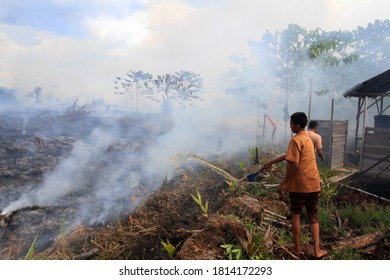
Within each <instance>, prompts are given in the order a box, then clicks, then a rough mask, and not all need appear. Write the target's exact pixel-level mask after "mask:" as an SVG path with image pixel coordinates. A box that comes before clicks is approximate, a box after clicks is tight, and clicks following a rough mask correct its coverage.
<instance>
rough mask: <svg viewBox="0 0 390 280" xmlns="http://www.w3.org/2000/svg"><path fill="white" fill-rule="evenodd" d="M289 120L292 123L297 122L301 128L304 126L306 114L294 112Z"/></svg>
mask: <svg viewBox="0 0 390 280" xmlns="http://www.w3.org/2000/svg"><path fill="white" fill-rule="evenodd" d="M290 119H291V121H292V122H293V123H294V124H298V125H299V126H300V127H301V128H302V129H303V128H305V127H306V124H307V116H306V114H305V113H303V112H296V113H294V114H292V115H291V116H290Z"/></svg>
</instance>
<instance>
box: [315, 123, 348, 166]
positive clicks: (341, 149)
mask: <svg viewBox="0 0 390 280" xmlns="http://www.w3.org/2000/svg"><path fill="white" fill-rule="evenodd" d="M317 122H318V132H317V133H318V134H319V135H321V137H322V152H323V153H324V162H323V163H322V164H323V165H325V166H327V167H329V168H331V169H333V168H338V167H343V166H344V162H345V154H346V145H347V134H348V121H333V122H332V121H326V120H317ZM317 162H319V161H317Z"/></svg>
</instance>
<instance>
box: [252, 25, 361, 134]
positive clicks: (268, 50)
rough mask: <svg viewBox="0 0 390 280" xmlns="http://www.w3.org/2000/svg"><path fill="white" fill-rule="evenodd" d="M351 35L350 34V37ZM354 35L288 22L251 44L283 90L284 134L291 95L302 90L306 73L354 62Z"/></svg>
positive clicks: (260, 60) (260, 61)
mask: <svg viewBox="0 0 390 280" xmlns="http://www.w3.org/2000/svg"><path fill="white" fill-rule="evenodd" d="M348 35H349V36H348ZM351 42H352V36H351V34H350V33H343V32H341V31H340V32H325V31H323V30H321V29H320V28H316V29H313V30H307V29H305V28H302V27H301V26H299V25H296V24H289V25H288V28H287V29H286V30H283V31H282V32H276V33H275V34H274V35H272V34H271V33H269V32H267V33H266V34H265V35H264V36H263V38H262V40H261V41H259V42H256V41H252V42H250V43H249V46H250V47H251V50H252V53H254V54H255V55H256V56H257V57H258V60H259V64H262V65H264V66H263V67H270V68H271V69H272V71H270V73H271V75H273V76H274V77H276V78H277V84H278V87H279V88H280V90H281V92H282V93H284V108H283V112H284V121H285V135H286V132H287V124H288V120H289V103H290V96H291V95H294V99H296V98H297V97H298V96H297V95H298V93H300V92H303V89H304V88H305V87H306V85H307V84H309V83H308V82H307V80H304V79H302V77H304V76H305V75H309V76H310V73H311V72H313V68H316V69H318V68H319V69H322V70H324V69H327V68H329V67H332V66H339V65H340V62H343V63H344V64H348V63H351V62H353V61H355V60H356V59H357V58H358V55H357V54H356V53H355V52H351V51H350V46H351Z"/></svg>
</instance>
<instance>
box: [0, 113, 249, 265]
mask: <svg viewBox="0 0 390 280" xmlns="http://www.w3.org/2000/svg"><path fill="white" fill-rule="evenodd" d="M12 112H13V111H12V110H11V111H8V112H7V113H6V114H4V115H2V116H1V119H2V125H1V133H0V134H1V137H2V138H3V140H4V141H2V145H1V158H2V162H3V163H4V164H3V168H2V170H1V171H2V172H1V175H2V176H1V177H2V178H1V181H2V187H1V188H0V192H1V197H2V198H1V199H0V209H1V210H2V211H1V213H2V215H3V217H4V216H5V217H7V218H8V221H7V222H8V226H6V227H2V228H0V235H1V240H2V246H1V247H2V248H3V250H2V252H1V255H2V257H3V258H7V252H8V251H7V250H8V249H9V248H10V247H12V246H16V245H15V244H19V245H17V246H20V254H24V253H26V250H27V249H28V248H29V246H31V243H32V242H33V240H34V238H35V237H37V243H36V244H35V246H36V248H38V249H43V248H45V247H47V246H48V245H49V244H50V243H52V242H53V241H54V240H55V239H56V237H58V236H59V235H60V234H64V233H66V232H68V231H71V230H72V229H74V228H76V227H77V226H79V225H81V224H84V225H88V226H91V225H92V226H94V225H101V224H104V223H107V222H110V221H113V220H115V219H117V218H119V217H121V216H123V215H128V214H129V213H130V212H131V211H132V209H133V208H134V207H136V206H137V205H138V203H139V202H140V201H141V200H142V199H143V198H145V197H146V196H147V195H148V194H149V193H151V192H152V191H153V190H156V189H157V188H159V187H160V186H161V185H162V183H163V181H164V180H166V179H168V180H169V179H171V178H173V177H174V176H175V172H176V167H177V166H175V163H174V162H173V161H172V160H171V159H172V157H174V156H175V155H176V154H178V153H183V152H191V153H194V154H198V155H200V156H203V157H207V156H208V155H210V154H218V153H225V152H227V151H231V152H234V151H238V150H240V149H243V148H244V147H245V149H247V147H248V145H251V144H253V143H254V142H253V141H252V139H254V134H253V129H252V128H251V127H248V126H246V125H240V124H239V122H242V123H244V124H247V123H248V120H247V119H246V118H245V117H244V119H243V120H240V118H231V115H230V113H229V114H226V111H217V110H214V111H210V110H199V109H194V108H193V109H188V108H187V109H182V110H180V109H178V110H176V111H173V112H171V114H170V115H163V114H160V113H137V114H126V115H123V116H122V117H118V115H116V116H115V117H113V116H104V117H102V116H99V117H97V116H91V115H87V116H86V115H80V114H75V112H73V113H72V114H69V112H65V113H64V112H52V111H49V110H45V111H44V112H43V111H40V110H37V111H33V110H32V111H30V112H29V113H28V114H20V112H18V113H12ZM251 121H253V120H251ZM229 125H230V126H229ZM37 137H38V138H41V139H42V140H43V142H44V145H45V147H44V149H43V151H38V148H37V147H36V145H35V144H36V143H34V140H35V139H36V138H37ZM16 153H18V155H16ZM11 158H13V160H11ZM32 170H33V171H32ZM21 244H23V245H21Z"/></svg>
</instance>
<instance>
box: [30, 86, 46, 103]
mask: <svg viewBox="0 0 390 280" xmlns="http://www.w3.org/2000/svg"><path fill="white" fill-rule="evenodd" d="M27 97H28V98H33V99H35V102H36V103H37V104H38V103H40V102H41V98H42V88H41V87H35V88H34V89H33V90H32V91H30V92H29V93H28V94H27Z"/></svg>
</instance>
